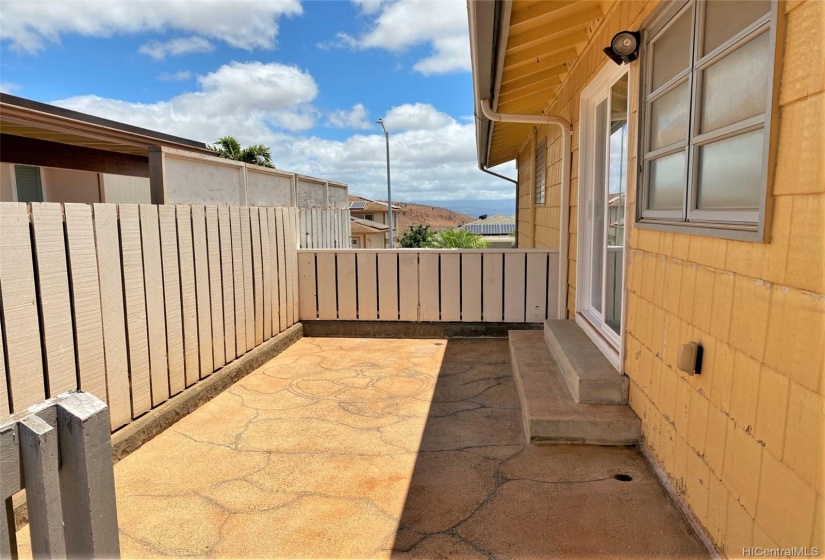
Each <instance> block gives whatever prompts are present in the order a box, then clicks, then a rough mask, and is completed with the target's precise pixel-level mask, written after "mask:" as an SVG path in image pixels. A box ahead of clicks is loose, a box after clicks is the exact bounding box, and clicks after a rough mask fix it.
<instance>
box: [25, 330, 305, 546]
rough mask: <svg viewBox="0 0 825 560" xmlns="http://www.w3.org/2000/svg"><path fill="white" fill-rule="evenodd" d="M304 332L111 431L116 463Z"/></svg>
mask: <svg viewBox="0 0 825 560" xmlns="http://www.w3.org/2000/svg"><path fill="white" fill-rule="evenodd" d="M303 335H304V330H303V327H302V325H301V323H296V324H295V325H293V326H291V327H289V328H288V329H287V330H285V331H284V332H282V333H281V334H279V335H277V336H274V337H272V338H270V339H269V340H267V341H266V342H264V343H263V344H261V345H259V346H256V347H255V348H253V349H252V350H250V351H249V352H247V353H246V354H244V355H243V356H241V357H240V358H237V359H236V360H234V361H232V362H230V363H228V364H227V365H225V366H223V367H222V368H221V369H219V370H218V371H216V372H214V373H213V374H212V375H210V376H209V377H207V378H205V379H203V380H201V381H199V382H198V383H197V384H195V385H193V386H192V387H189V388H188V389H186V390H184V391H183V392H181V393H179V394H178V395H175V396H174V397H172V398H171V399H169V400H168V401H166V402H164V403H163V404H161V405H159V406H158V407H157V408H154V409H152V410H150V411H149V412H147V413H146V414H144V415H143V416H141V417H139V418H137V419H135V420H133V421H132V422H130V423H129V424H127V425H126V426H124V427H122V428H121V429H119V430H118V431H117V432H115V433H113V434H112V459H113V460H114V462H115V463H117V462H118V461H120V460H121V459H123V458H124V457H126V456H127V455H129V454H130V453H132V452H134V451H136V450H138V449H139V448H140V447H141V446H142V445H143V444H144V443H146V442H147V441H149V440H151V439H152V438H154V437H155V436H157V435H158V434H160V433H161V432H163V431H164V430H166V429H167V428H169V427H170V426H172V425H173V424H174V423H175V422H177V421H178V420H180V419H181V418H183V417H184V416H186V415H188V414H191V413H192V412H194V411H195V410H197V409H198V408H200V407H201V406H203V405H204V404H206V403H207V402H209V401H210V400H212V399H213V398H215V397H217V396H218V395H219V394H221V393H222V392H223V391H225V390H226V389H227V388H229V387H230V386H231V385H233V384H234V383H236V382H237V381H238V380H240V379H242V378H244V377H246V376H247V375H249V374H250V373H252V372H253V371H255V370H256V369H258V368H259V367H261V366H262V365H264V364H265V363H266V362H268V361H269V360H271V359H272V358H274V357H275V356H277V355H278V354H280V353H282V352H283V351H284V350H286V349H287V348H289V347H290V346H292V345H293V344H295V343H296V342H298V341H299V340H300V339H301V338H303ZM15 497H17V496H15ZM18 500H20V503H19V504H16V505H15V507H14V522H15V526H16V527H17V530H18V531H19V530H20V529H21V528H22V527H23V526H24V525H26V523H28V510H27V508H26V502H25V500H24V498H23V492H20V497H19V498H18ZM15 501H17V500H15Z"/></svg>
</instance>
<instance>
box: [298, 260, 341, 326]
mask: <svg viewBox="0 0 825 560" xmlns="http://www.w3.org/2000/svg"><path fill="white" fill-rule="evenodd" d="M315 258H316V271H315V274H316V277H317V282H318V319H320V320H322V321H330V320H332V321H334V320H336V319H338V301H337V299H336V292H337V287H336V281H337V274H336V273H335V253H318V254H317V255H316V257H315ZM299 291H300V290H299Z"/></svg>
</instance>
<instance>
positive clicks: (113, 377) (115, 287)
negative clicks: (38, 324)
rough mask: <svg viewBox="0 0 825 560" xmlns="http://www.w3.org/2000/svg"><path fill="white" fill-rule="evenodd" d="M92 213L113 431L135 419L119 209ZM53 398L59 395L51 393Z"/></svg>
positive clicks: (103, 208) (97, 208) (96, 209)
mask: <svg viewBox="0 0 825 560" xmlns="http://www.w3.org/2000/svg"><path fill="white" fill-rule="evenodd" d="M93 209H94V224H95V241H96V243H97V262H98V263H99V264H100V266H98V281H99V282H100V308H101V316H102V319H103V347H104V349H105V357H106V386H107V388H108V394H109V416H110V418H111V420H112V429H113V430H114V429H116V428H119V427H120V426H123V425H124V424H127V423H128V422H129V421H130V420H131V419H132V403H131V399H130V391H129V359H128V356H127V353H126V315H125V313H124V310H123V277H122V276H121V271H120V239H119V235H118V217H117V206H115V205H114V204H95V205H94V206H93ZM61 392H62V391H61ZM52 394H53V395H57V394H59V393H57V392H54V391H52Z"/></svg>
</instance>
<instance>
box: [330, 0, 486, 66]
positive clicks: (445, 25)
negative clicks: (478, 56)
mask: <svg viewBox="0 0 825 560" xmlns="http://www.w3.org/2000/svg"><path fill="white" fill-rule="evenodd" d="M354 1H355V2H356V3H357V4H358V5H359V7H360V8H361V10H362V11H363V12H364V13H366V14H375V13H377V14H378V15H377V17H376V18H375V20H374V21H373V22H372V23H373V25H372V29H370V30H369V31H368V32H366V33H365V34H363V35H361V36H360V37H352V36H350V35H347V34H345V33H339V34H338V35H337V36H336V39H335V41H332V42H330V43H326V44H324V46H326V47H329V46H338V47H356V48H379V49H386V50H389V51H392V52H403V51H405V50H407V49H409V48H411V47H414V46H417V45H421V44H429V45H430V47H431V48H432V54H431V55H430V56H428V57H426V58H423V59H421V60H419V61H418V62H416V63H415V65H414V66H413V69H415V70H416V71H417V72H420V73H421V74H425V75H430V74H444V73H447V72H456V71H469V70H470V38H469V31H468V27H467V5H466V3H465V1H464V0H398V1H396V2H391V3H390V2H382V3H377V2H373V1H371V0H354ZM369 10H371V11H369Z"/></svg>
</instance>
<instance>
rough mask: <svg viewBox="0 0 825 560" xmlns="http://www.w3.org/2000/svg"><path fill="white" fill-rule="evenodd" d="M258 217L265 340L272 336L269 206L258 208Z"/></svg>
mask: <svg viewBox="0 0 825 560" xmlns="http://www.w3.org/2000/svg"><path fill="white" fill-rule="evenodd" d="M258 219H259V221H260V226H261V231H260V236H261V265H262V271H263V286H261V287H262V289H263V294H264V300H263V305H264V316H263V319H264V331H263V337H264V340H269V339H270V338H272V281H273V275H272V249H271V247H270V241H269V215H268V213H267V208H258Z"/></svg>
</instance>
